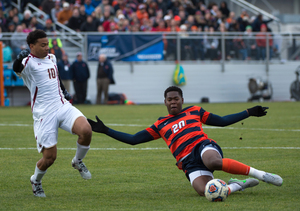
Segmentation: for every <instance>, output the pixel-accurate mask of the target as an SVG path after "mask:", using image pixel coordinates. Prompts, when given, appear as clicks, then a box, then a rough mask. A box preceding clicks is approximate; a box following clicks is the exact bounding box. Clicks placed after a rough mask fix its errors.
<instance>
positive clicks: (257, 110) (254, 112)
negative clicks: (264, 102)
mask: <svg viewBox="0 0 300 211" xmlns="http://www.w3.org/2000/svg"><path fill="white" fill-rule="evenodd" d="M267 109H269V107H261V106H254V107H253V108H248V109H247V111H248V114H249V116H257V117H260V116H265V115H266V114H267V111H266V110H267Z"/></svg>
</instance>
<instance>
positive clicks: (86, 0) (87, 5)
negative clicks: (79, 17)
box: [84, 0, 95, 15]
mask: <svg viewBox="0 0 300 211" xmlns="http://www.w3.org/2000/svg"><path fill="white" fill-rule="evenodd" d="M84 7H85V13H86V14H87V15H91V14H92V12H94V11H95V7H94V6H93V5H92V0H84Z"/></svg>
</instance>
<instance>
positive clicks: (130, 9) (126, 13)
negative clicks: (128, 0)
mask: <svg viewBox="0 0 300 211" xmlns="http://www.w3.org/2000/svg"><path fill="white" fill-rule="evenodd" d="M132 12H133V10H132V8H131V7H130V4H126V6H125V8H124V9H123V14H124V15H125V18H127V19H128V18H129V16H130V15H131V13H132Z"/></svg>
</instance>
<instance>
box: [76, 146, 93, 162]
mask: <svg viewBox="0 0 300 211" xmlns="http://www.w3.org/2000/svg"><path fill="white" fill-rule="evenodd" d="M89 149H90V146H83V145H80V144H78V142H77V151H76V155H75V162H79V161H80V160H82V159H83V158H84V157H85V155H86V153H87V152H88V151H89Z"/></svg>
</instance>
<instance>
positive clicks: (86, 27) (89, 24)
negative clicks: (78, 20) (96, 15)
mask: <svg viewBox="0 0 300 211" xmlns="http://www.w3.org/2000/svg"><path fill="white" fill-rule="evenodd" d="M97 28H98V25H97V23H96V22H94V21H93V17H92V16H91V15H88V16H87V18H86V21H85V22H83V23H82V24H81V26H80V31H82V32H96V31H97Z"/></svg>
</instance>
